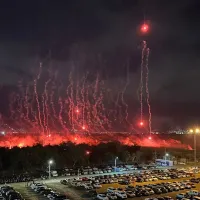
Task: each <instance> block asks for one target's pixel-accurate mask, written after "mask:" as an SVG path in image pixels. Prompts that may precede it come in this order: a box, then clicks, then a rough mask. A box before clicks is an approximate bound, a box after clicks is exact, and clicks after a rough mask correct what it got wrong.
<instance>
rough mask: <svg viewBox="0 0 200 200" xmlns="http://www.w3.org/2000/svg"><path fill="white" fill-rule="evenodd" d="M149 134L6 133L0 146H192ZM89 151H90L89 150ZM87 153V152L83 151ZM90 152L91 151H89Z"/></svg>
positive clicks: (188, 147)
mask: <svg viewBox="0 0 200 200" xmlns="http://www.w3.org/2000/svg"><path fill="white" fill-rule="evenodd" d="M149 137H150V136H149V135H137V134H135V135H134V134H133V135H130V133H127V134H126V133H124V134H120V133H119V134H117V133H115V132H114V133H109V134H108V133H105V134H104V133H101V134H91V133H87V134H79V133H76V134H74V133H73V134H70V133H68V132H63V133H59V134H58V133H56V132H52V133H51V137H50V138H48V139H47V135H46V134H43V133H26V134H24V133H15V134H13V133H12V132H11V133H7V134H6V135H5V136H3V137H1V138H0V147H7V148H10V149H11V148H13V147H18V148H24V147H32V146H35V145H37V144H41V145H42V146H47V145H52V146H53V145H59V144H62V143H67V142H72V143H74V144H75V145H79V144H87V145H91V146H96V145H99V144H101V143H108V142H111V141H113V142H116V141H118V142H120V143H121V144H122V145H127V146H133V145H135V144H137V145H139V146H143V147H157V148H160V147H167V148H179V149H189V150H192V148H191V147H190V146H189V145H187V144H183V143H182V142H181V141H179V140H175V139H172V138H169V139H167V140H163V138H162V137H161V136H159V135H154V136H153V137H152V139H151V140H149ZM89 152H90V151H89ZM85 154H86V155H87V153H86V152H85ZM90 154H91V152H90ZM88 155H89V154H88Z"/></svg>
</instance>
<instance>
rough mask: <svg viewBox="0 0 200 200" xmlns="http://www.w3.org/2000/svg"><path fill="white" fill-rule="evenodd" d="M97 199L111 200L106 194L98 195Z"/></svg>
mask: <svg viewBox="0 0 200 200" xmlns="http://www.w3.org/2000/svg"><path fill="white" fill-rule="evenodd" d="M97 199H99V200H109V198H108V197H107V196H106V195H105V194H98V195H97Z"/></svg>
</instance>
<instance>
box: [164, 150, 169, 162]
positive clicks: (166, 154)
mask: <svg viewBox="0 0 200 200" xmlns="http://www.w3.org/2000/svg"><path fill="white" fill-rule="evenodd" d="M168 156H169V154H168V153H165V164H166V160H167V157H168Z"/></svg>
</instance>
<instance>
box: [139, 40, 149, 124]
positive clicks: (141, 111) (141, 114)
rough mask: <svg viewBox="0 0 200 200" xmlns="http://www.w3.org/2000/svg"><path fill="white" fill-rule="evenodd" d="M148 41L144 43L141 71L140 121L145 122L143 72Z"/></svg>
mask: <svg viewBox="0 0 200 200" xmlns="http://www.w3.org/2000/svg"><path fill="white" fill-rule="evenodd" d="M146 46H147V44H146V41H143V42H142V58H141V71H140V120H141V122H142V121H143V71H144V62H145V60H144V59H145V51H146Z"/></svg>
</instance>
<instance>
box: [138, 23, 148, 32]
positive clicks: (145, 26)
mask: <svg viewBox="0 0 200 200" xmlns="http://www.w3.org/2000/svg"><path fill="white" fill-rule="evenodd" d="M140 31H141V32H142V33H147V32H148V31H149V25H148V24H146V23H144V24H142V26H141V28H140Z"/></svg>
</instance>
